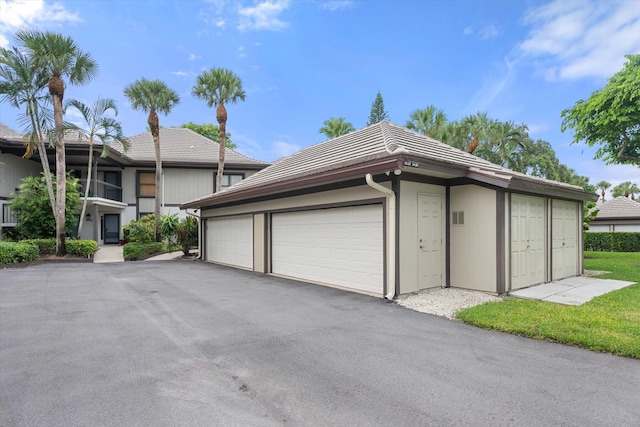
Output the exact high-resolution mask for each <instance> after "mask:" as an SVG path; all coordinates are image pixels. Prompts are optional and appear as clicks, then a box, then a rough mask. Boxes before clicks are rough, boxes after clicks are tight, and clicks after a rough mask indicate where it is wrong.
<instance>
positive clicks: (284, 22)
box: [0, 0, 640, 185]
mask: <svg viewBox="0 0 640 427" xmlns="http://www.w3.org/2000/svg"><path fill="white" fill-rule="evenodd" d="M22 27H30V28H36V29H40V30H52V31H56V32H60V33H63V34H65V35H69V36H71V37H72V38H73V39H74V40H75V41H76V42H77V43H78V44H79V45H80V47H81V48H82V49H83V50H85V51H86V52H89V53H90V54H91V55H92V56H93V57H94V59H95V60H96V62H97V63H98V65H99V67H100V73H99V76H98V77H97V78H96V79H95V80H93V81H92V82H91V83H90V84H88V85H87V86H82V87H73V86H70V87H68V88H67V90H66V93H65V97H66V99H71V98H76V99H79V100H81V101H83V102H85V103H92V102H94V101H95V100H96V99H97V98H98V97H109V98H114V99H115V100H116V101H117V103H118V106H119V115H118V119H119V120H120V121H121V123H122V125H123V128H124V132H125V134H126V135H127V136H133V135H136V134H139V133H142V132H145V129H146V115H145V114H144V113H141V112H137V111H133V110H131V108H130V106H129V104H128V102H127V100H126V98H125V97H124V95H123V88H124V87H125V86H126V85H128V84H130V83H132V82H133V81H135V80H137V79H139V78H141V77H146V78H150V79H161V80H163V81H164V82H165V83H166V84H167V85H168V86H169V87H171V88H173V89H174V90H175V91H177V92H178V93H179V94H180V96H181V102H180V104H179V105H178V106H177V107H176V108H175V109H174V110H173V111H172V112H171V114H170V115H168V116H161V117H160V122H161V125H162V126H164V127H169V126H179V125H180V124H182V123H185V122H188V121H193V122H196V123H216V121H215V111H214V109H211V108H208V107H207V105H206V103H205V102H204V101H201V100H198V99H196V98H194V97H192V96H191V88H192V87H193V85H194V83H195V79H196V76H197V75H198V74H199V73H201V72H202V71H204V70H207V69H210V68H211V67H225V68H229V69H231V70H232V71H234V72H235V73H236V74H238V75H239V76H240V77H241V78H242V79H243V84H244V88H245V90H246V92H247V97H246V101H245V102H241V103H239V104H236V105H230V106H227V110H228V113H229V121H228V123H227V129H228V131H229V132H231V134H232V140H233V141H234V142H235V143H236V144H238V146H239V149H238V151H240V152H242V153H243V154H245V155H248V156H250V157H253V158H257V159H260V160H266V161H272V160H275V159H276V158H278V157H280V156H283V155H287V154H290V153H292V152H294V151H296V150H298V149H300V148H303V147H306V146H308V145H311V144H315V143H318V142H321V141H323V140H324V137H323V135H322V134H319V133H318V129H319V128H320V127H321V126H322V123H323V121H324V120H326V119H328V118H329V117H332V116H333V117H345V118H346V119H347V120H348V121H350V122H351V123H353V125H354V126H355V127H356V129H358V128H361V127H364V126H365V125H366V122H367V118H368V115H369V111H370V108H371V103H372V102H373V100H374V98H375V95H376V93H377V92H378V91H380V92H381V93H382V96H383V98H384V102H385V108H386V110H387V111H388V112H389V116H390V120H391V121H392V122H394V123H398V124H404V123H405V122H406V121H407V119H408V118H409V115H410V114H411V112H412V111H413V110H415V109H417V108H424V107H426V106H427V105H429V104H433V105H435V106H437V107H438V108H441V109H443V110H444V111H445V112H446V114H447V116H448V118H449V119H451V120H457V119H459V118H461V117H463V116H465V115H468V114H472V113H475V112H477V111H486V112H487V113H488V114H489V116H490V117H492V118H495V119H499V120H503V121H507V120H512V121H514V122H516V123H526V124H527V125H528V126H529V131H530V135H531V136H532V137H533V138H536V139H537V138H540V139H544V140H547V141H549V142H551V144H552V145H553V147H554V149H555V150H556V152H557V154H558V157H559V158H560V160H561V161H562V162H563V163H565V164H567V165H568V166H570V167H572V168H574V169H575V170H576V171H577V172H578V173H580V174H581V175H586V176H588V177H590V179H591V182H592V183H596V182H598V181H600V180H602V179H606V180H607V181H609V182H611V183H613V184H614V185H615V184H617V183H619V182H622V181H627V180H630V181H633V182H636V183H639V184H640V170H639V169H638V168H637V167H632V166H611V165H609V166H607V165H605V164H604V163H603V162H602V161H599V160H593V159H592V158H593V153H594V151H595V150H594V149H592V148H590V147H586V146H584V145H583V144H580V145H575V144H574V145H571V144H570V142H571V140H572V135H571V132H567V133H562V132H560V123H561V117H560V114H561V112H562V110H563V109H565V108H568V107H570V106H572V105H573V104H574V103H575V102H576V101H577V100H579V99H584V98H587V97H588V96H589V95H590V94H591V93H592V92H593V91H594V90H597V89H599V88H601V87H603V86H604V85H605V84H606V82H607V79H608V78H609V77H611V75H613V74H614V73H615V72H616V71H618V70H620V69H621V68H622V65H623V63H624V55H625V54H628V53H633V54H636V53H640V1H637V0H631V1H620V2H616V1H612V0H611V1H576V2H573V1H568V0H561V1H551V2H541V1H507V0H504V1H499V0H493V1H462V0H459V1H455V0H454V1H435V0H433V1H426V0H425V1H409V0H405V1H402V0H400V1H382V0H379V1H375V0H362V1H355V0H354V1H348V0H328V1H287V0H266V1H263V0H259V1H225V0H211V1H189V0H185V1H162V0H156V1H142V0H134V1H80V0H78V1H38V0H27V1H6V0H0V45H2V46H3V47H9V46H11V44H12V43H13V34H14V33H15V31H16V30H17V29H19V28H22ZM17 115H18V111H17V110H16V109H14V108H12V107H10V106H8V105H6V104H0V121H2V122H3V123H4V124H6V125H8V126H10V127H12V128H14V129H16V130H21V129H20V128H19V125H18V123H17V121H16V117H17ZM66 118H67V119H68V120H70V121H73V120H74V118H73V117H72V116H69V117H66Z"/></svg>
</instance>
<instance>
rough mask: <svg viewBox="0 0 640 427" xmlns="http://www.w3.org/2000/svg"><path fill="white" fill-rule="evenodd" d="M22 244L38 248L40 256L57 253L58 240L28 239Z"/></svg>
mask: <svg viewBox="0 0 640 427" xmlns="http://www.w3.org/2000/svg"><path fill="white" fill-rule="evenodd" d="M21 242H22V243H30V244H32V245H35V246H36V247H37V248H38V253H39V254H40V256H42V255H51V254H55V253H56V239H27V240H22V241H21ZM67 250H68V249H67Z"/></svg>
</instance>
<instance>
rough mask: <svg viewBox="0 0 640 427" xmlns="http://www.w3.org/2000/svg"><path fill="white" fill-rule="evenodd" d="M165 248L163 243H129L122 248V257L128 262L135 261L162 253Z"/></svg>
mask: <svg viewBox="0 0 640 427" xmlns="http://www.w3.org/2000/svg"><path fill="white" fill-rule="evenodd" d="M163 248H164V245H163V244H162V242H151V243H127V244H126V245H124V246H123V247H122V255H123V256H124V259H125V260H127V261H135V260H138V259H143V258H146V257H148V256H149V255H153V254H155V253H158V252H162V250H163Z"/></svg>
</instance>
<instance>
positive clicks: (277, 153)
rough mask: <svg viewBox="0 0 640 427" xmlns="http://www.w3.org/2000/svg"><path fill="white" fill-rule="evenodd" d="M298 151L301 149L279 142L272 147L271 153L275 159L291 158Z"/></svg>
mask: <svg viewBox="0 0 640 427" xmlns="http://www.w3.org/2000/svg"><path fill="white" fill-rule="evenodd" d="M296 151H300V147H299V146H298V145H295V144H289V143H288V142H283V141H277V142H274V143H273V145H272V146H271V153H272V154H273V158H274V159H279V158H280V157H284V156H289V155H291V154H293V153H295V152H296Z"/></svg>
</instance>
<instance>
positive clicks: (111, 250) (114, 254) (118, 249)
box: [93, 245, 182, 264]
mask: <svg viewBox="0 0 640 427" xmlns="http://www.w3.org/2000/svg"><path fill="white" fill-rule="evenodd" d="M181 256H182V251H175V252H168V253H165V254H160V255H156V256H152V257H150V258H147V259H145V260H144V261H169V260H172V259H174V258H179V257H181ZM93 262H94V263H97V264H101V263H107V262H124V256H123V255H122V246H118V245H102V246H100V248H99V249H98V252H96V254H95V255H94V256H93Z"/></svg>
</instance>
